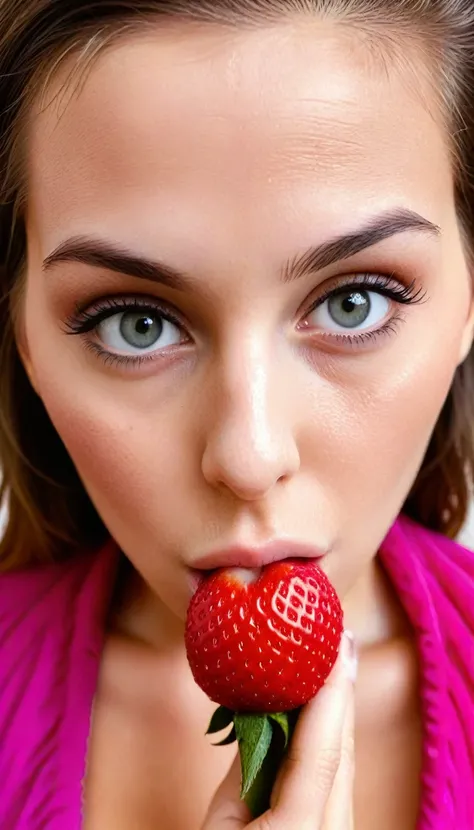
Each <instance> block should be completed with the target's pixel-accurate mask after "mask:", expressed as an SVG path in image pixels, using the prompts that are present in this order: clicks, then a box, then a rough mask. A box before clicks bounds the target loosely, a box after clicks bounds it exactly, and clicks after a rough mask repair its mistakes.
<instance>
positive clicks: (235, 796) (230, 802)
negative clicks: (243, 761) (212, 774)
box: [202, 752, 252, 830]
mask: <svg viewBox="0 0 474 830" xmlns="http://www.w3.org/2000/svg"><path fill="white" fill-rule="evenodd" d="M240 780H241V771H240V756H239V753H238V752H237V755H236V756H235V759H234V762H233V764H232V766H231V768H230V770H229V772H228V773H227V775H226V777H225V778H224V780H223V782H222V784H221V785H220V787H219V789H218V790H217V791H216V793H215V795H214V798H213V799H212V801H211V806H210V807H209V810H208V813H207V816H206V820H205V822H204V824H203V825H202V830H224V828H225V830H243V828H244V827H247V826H248V825H249V823H250V822H251V820H252V817H251V815H250V811H249V809H248V807H247V805H246V804H245V802H244V801H241V799H240Z"/></svg>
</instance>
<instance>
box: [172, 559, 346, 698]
mask: <svg viewBox="0 0 474 830" xmlns="http://www.w3.org/2000/svg"><path fill="white" fill-rule="evenodd" d="M341 634H342V609H341V606H340V603H339V599H338V597H337V594H336V592H335V590H334V588H333V587H332V585H331V583H330V582H329V580H328V578H327V577H326V575H325V574H324V573H323V571H321V569H320V568H319V567H318V566H317V565H316V564H315V562H313V561H311V560H301V559H294V560H291V559H286V560H283V561H281V562H275V563H273V564H271V565H268V566H266V567H265V568H263V569H262V570H261V571H246V570H244V569H241V568H229V569H221V570H219V571H216V572H214V573H212V574H211V576H210V577H209V578H208V579H207V580H205V581H204V582H203V583H202V584H201V585H200V587H199V588H198V590H197V592H196V593H195V595H194V597H193V599H192V601H191V604H190V606H189V610H188V617H187V624H186V649H187V655H188V661H189V664H190V666H191V670H192V672H193V675H194V678H195V680H196V682H197V683H198V685H199V686H200V687H201V688H202V689H203V690H204V691H205V692H206V694H207V695H208V696H209V697H210V698H211V700H214V701H216V702H217V703H220V704H221V705H223V706H226V707H227V708H228V709H232V710H234V711H237V712H245V711H254V712H285V711H287V710H289V709H295V708H297V707H299V706H302V705H303V704H305V703H307V702H308V701H309V700H311V698H312V697H314V696H315V694H316V693H317V692H318V690H319V689H320V688H321V686H322V685H323V683H324V681H325V680H326V678H327V676H328V674H329V672H330V671H331V669H332V667H333V664H334V662H335V660H336V656H337V651H338V647H339V642H340V639H341Z"/></svg>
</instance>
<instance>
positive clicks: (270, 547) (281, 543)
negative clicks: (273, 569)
mask: <svg viewBox="0 0 474 830" xmlns="http://www.w3.org/2000/svg"><path fill="white" fill-rule="evenodd" d="M326 553H327V551H325V550H323V549H322V548H317V547H315V546H314V545H310V544H307V543H304V542H298V541H294V540H292V539H278V540H274V541H272V542H267V543H266V544H264V545H258V546H255V547H251V546H246V545H232V546H230V547H228V548H222V549H220V550H215V551H210V552H209V553H206V554H204V555H203V556H200V557H199V558H198V559H196V560H195V561H194V562H193V563H192V566H191V570H192V571H194V572H195V573H197V575H200V576H203V574H202V571H212V570H216V569H218V568H263V567H265V565H270V564H271V563H272V562H280V561H282V560H284V559H312V560H318V559H322V557H323V556H325V555H326Z"/></svg>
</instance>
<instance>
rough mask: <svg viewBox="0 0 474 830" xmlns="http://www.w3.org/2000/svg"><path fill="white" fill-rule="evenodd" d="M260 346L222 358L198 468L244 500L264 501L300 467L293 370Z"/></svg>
mask: <svg viewBox="0 0 474 830" xmlns="http://www.w3.org/2000/svg"><path fill="white" fill-rule="evenodd" d="M275 364H276V361H275V359H274V358H273V360H272V359H271V357H267V356H266V355H264V354H263V353H262V350H261V349H259V348H252V347H251V346H249V347H248V348H247V353H246V354H243V353H242V350H241V351H240V354H239V355H238V356H237V355H236V356H235V359H234V360H232V359H229V360H227V361H222V362H221V366H220V371H219V373H218V377H216V381H215V387H214V388H215V390H216V392H215V394H214V395H213V396H212V406H211V407H210V408H209V410H208V411H209V416H208V417H209V420H208V430H207V434H206V443H205V448H204V452H203V456H202V472H203V475H204V478H205V479H206V481H207V482H208V483H209V484H210V485H211V486H213V487H217V488H220V489H222V488H225V489H226V490H228V491H230V492H232V494H233V495H234V496H235V497H237V498H238V499H240V500H242V501H249V502H250V501H257V500H260V499H262V498H263V497H264V496H265V495H266V494H267V493H269V491H270V490H271V489H272V488H273V487H274V486H275V485H276V484H277V483H278V482H282V481H284V480H288V479H290V478H291V477H292V476H293V475H294V474H295V473H296V472H297V471H298V469H299V467H300V456H299V451H298V446H297V442H296V440H295V434H294V424H293V421H292V417H291V408H292V407H291V402H292V400H293V398H292V390H291V388H290V381H291V377H289V374H290V375H291V373H288V372H286V373H285V372H284V371H283V370H282V367H281V365H280V366H278V365H275Z"/></svg>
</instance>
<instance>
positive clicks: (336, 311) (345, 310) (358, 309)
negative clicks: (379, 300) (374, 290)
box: [328, 291, 371, 328]
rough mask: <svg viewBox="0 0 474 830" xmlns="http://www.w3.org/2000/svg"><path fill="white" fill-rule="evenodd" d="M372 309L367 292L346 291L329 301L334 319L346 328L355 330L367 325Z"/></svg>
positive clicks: (329, 308) (329, 307) (330, 311)
mask: <svg viewBox="0 0 474 830" xmlns="http://www.w3.org/2000/svg"><path fill="white" fill-rule="evenodd" d="M370 308H371V304H370V296H369V293H368V292H367V291H344V292H341V294H336V295H335V296H334V297H330V299H329V300H328V311H329V314H330V315H331V317H332V319H333V320H334V321H335V322H336V323H337V324H338V325H340V326H344V327H345V328H355V327H356V326H360V325H361V323H365V321H366V320H367V317H368V316H369V314H370Z"/></svg>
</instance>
